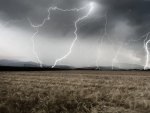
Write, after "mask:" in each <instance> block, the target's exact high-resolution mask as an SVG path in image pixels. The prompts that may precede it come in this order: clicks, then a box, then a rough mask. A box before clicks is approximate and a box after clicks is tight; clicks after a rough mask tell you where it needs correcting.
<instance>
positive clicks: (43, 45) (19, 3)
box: [0, 0, 150, 67]
mask: <svg viewBox="0 0 150 113" xmlns="http://www.w3.org/2000/svg"><path fill="white" fill-rule="evenodd" d="M91 1H92V2H94V10H93V11H92V13H91V14H90V15H89V17H88V18H86V19H84V20H83V21H81V22H79V23H78V32H77V33H78V40H77V42H76V43H75V45H74V47H73V49H72V53H71V54H70V55H69V56H68V57H67V58H66V59H64V60H63V61H62V62H59V63H58V64H59V65H60V64H63V65H72V66H78V67H80V66H95V65H101V66H111V65H112V62H113V65H115V66H118V64H122V63H129V64H138V65H145V60H146V57H145V56H146V52H145V50H144V47H143V46H144V39H145V38H146V37H143V38H142V37H141V36H142V35H144V34H146V33H147V32H149V31H150V22H149V20H150V0H82V1H81V0H0V51H1V52H0V59H10V60H21V61H34V62H37V59H36V57H35V55H34V54H33V51H32V50H33V48H32V39H31V37H32V35H33V34H34V33H35V29H34V28H32V26H31V25H30V23H29V21H28V18H29V19H30V20H31V21H32V23H33V24H35V25H38V24H40V23H41V22H42V21H43V19H44V18H45V17H47V16H48V12H47V9H48V8H49V7H54V6H57V7H59V8H62V9H72V8H81V7H84V6H86V5H87V4H89V3H90V2H91ZM88 10H89V9H88V8H87V9H84V10H81V11H79V12H75V11H72V12H61V11H52V12H51V20H49V21H47V22H46V23H45V24H44V26H43V27H40V29H39V33H38V35H37V36H36V39H35V50H36V52H37V54H38V56H39V58H40V60H41V61H42V62H43V63H44V64H47V65H53V64H54V62H55V60H56V59H58V58H61V57H63V56H64V55H65V54H66V53H67V52H68V50H69V47H70V45H71V43H72V41H73V39H74V38H75V36H74V30H75V26H74V22H75V21H76V20H77V19H78V18H80V17H83V16H84V15H86V14H87V13H88ZM106 20H107V25H106ZM105 30H106V31H105Z"/></svg>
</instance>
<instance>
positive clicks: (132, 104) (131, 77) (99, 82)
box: [0, 71, 150, 113]
mask: <svg viewBox="0 0 150 113" xmlns="http://www.w3.org/2000/svg"><path fill="white" fill-rule="evenodd" d="M0 113H150V72H144V71H143V72H140V71H139V72H138V71H131V72H127V71H124V72H123V71H116V72H111V71H50V72H48V71H43V72H0Z"/></svg>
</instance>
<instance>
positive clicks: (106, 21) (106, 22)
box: [96, 11, 108, 70]
mask: <svg viewBox="0 0 150 113" xmlns="http://www.w3.org/2000/svg"><path fill="white" fill-rule="evenodd" d="M107 13H108V11H107V12H106V14H105V16H104V17H105V28H104V35H103V36H102V37H101V40H100V44H99V49H98V56H97V60H96V65H97V68H96V69H99V70H100V67H99V64H98V62H99V59H100V57H99V54H100V48H101V47H102V42H103V39H104V37H105V36H106V35H107V24H108V18H107V16H108V14H107Z"/></svg>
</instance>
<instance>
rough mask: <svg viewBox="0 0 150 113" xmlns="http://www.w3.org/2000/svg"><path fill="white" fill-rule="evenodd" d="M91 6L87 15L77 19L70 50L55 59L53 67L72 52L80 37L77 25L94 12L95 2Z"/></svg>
mask: <svg viewBox="0 0 150 113" xmlns="http://www.w3.org/2000/svg"><path fill="white" fill-rule="evenodd" d="M89 6H90V9H89V11H88V13H87V14H86V15H85V16H83V17H80V18H79V19H77V20H76V21H75V31H74V35H75V39H74V40H73V42H72V43H71V46H70V48H69V51H68V52H67V53H66V54H65V55H64V56H63V57H61V58H59V59H57V60H56V61H55V63H54V65H53V66H52V68H54V67H55V66H56V65H57V63H58V62H61V61H62V60H64V59H66V58H67V57H68V56H69V55H70V54H71V53H72V48H73V47H74V45H75V43H76V41H77V39H78V34H77V31H78V27H77V24H78V23H79V22H80V21H82V20H84V19H85V18H88V16H89V15H90V13H91V12H92V10H93V8H94V6H93V3H90V5H89ZM84 8H87V7H84ZM84 8H81V9H84ZM81 9H78V11H79V10H81Z"/></svg>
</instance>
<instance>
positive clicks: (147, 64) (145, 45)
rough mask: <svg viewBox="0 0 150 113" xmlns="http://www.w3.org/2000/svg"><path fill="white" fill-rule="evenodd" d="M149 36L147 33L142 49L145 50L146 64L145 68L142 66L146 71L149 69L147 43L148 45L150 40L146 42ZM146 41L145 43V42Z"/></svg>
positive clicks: (149, 53) (149, 33)
mask: <svg viewBox="0 0 150 113" xmlns="http://www.w3.org/2000/svg"><path fill="white" fill-rule="evenodd" d="M149 35H150V32H148V33H147V36H146V39H145V40H144V48H145V51H146V63H145V66H144V70H147V69H149V68H150V67H149V60H150V59H149V56H150V52H149V47H148V46H149V43H150V39H149V40H147V39H148V37H149ZM146 40H147V41H146Z"/></svg>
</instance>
